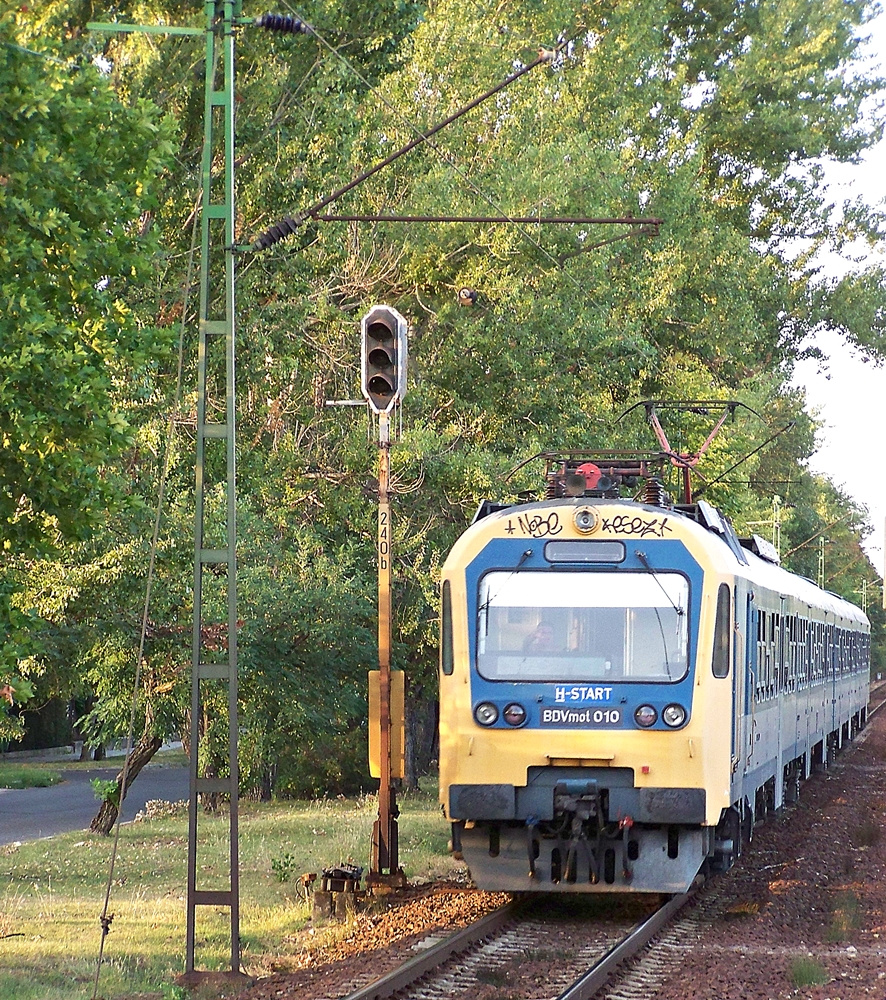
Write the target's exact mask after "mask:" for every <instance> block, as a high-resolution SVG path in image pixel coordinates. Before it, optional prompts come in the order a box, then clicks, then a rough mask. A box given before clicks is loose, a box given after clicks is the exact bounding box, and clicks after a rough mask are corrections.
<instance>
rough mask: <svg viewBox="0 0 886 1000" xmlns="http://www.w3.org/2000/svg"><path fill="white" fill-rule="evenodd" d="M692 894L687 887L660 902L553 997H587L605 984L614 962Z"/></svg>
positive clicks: (651, 933) (646, 937) (580, 999)
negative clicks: (650, 912) (625, 935)
mask: <svg viewBox="0 0 886 1000" xmlns="http://www.w3.org/2000/svg"><path fill="white" fill-rule="evenodd" d="M693 895H694V892H693V891H691V890H690V891H689V892H685V893H682V894H681V895H679V896H674V897H673V898H672V899H670V900H669V901H668V902H667V903H665V904H664V906H662V907H660V908H659V909H657V910H656V911H655V913H653V914H652V916H650V917H647V919H646V920H643V921H641V922H640V923H639V924H637V925H636V926H635V927H634V928H633V930H631V932H630V934H628V936H627V937H626V938H624V939H623V940H622V941H620V942H619V943H618V944H617V945H615V947H613V948H610V950H609V951H608V952H606V954H605V955H604V956H603V957H602V958H601V959H600V961H599V962H596V963H595V964H594V965H593V966H592V967H591V968H590V969H588V971H587V972H586V973H584V975H582V976H580V977H579V978H578V979H576V981H575V982H574V983H573V984H572V985H571V986H569V987H568V988H567V989H565V990H564V991H563V992H562V993H561V994H560V995H559V996H558V997H557V1000H590V998H591V997H592V996H593V995H594V994H595V993H597V992H598V991H599V990H601V989H602V988H603V987H604V986H605V985H606V983H607V982H608V980H609V979H610V977H611V976H612V974H613V973H614V972H615V970H616V969H617V968H618V966H619V965H621V964H622V963H623V962H626V961H627V960H628V959H629V958H633V957H634V955H636V954H637V952H639V951H640V950H641V949H642V948H645V947H646V945H647V944H649V942H650V941H651V940H652V938H653V937H655V935H656V934H658V933H659V931H661V930H662V929H663V928H665V927H666V926H667V925H668V924H669V923H670V921H671V920H672V918H673V917H674V914H675V913H677V911H678V910H680V909H682V908H683V906H685V905H686V903H688V902H689V900H690V899H692V897H693Z"/></svg>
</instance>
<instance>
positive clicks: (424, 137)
mask: <svg viewBox="0 0 886 1000" xmlns="http://www.w3.org/2000/svg"><path fill="white" fill-rule="evenodd" d="M287 6H288V7H289V10H290V11H292V13H293V14H295V15H296V16H297V11H296V10H295V9H294V8H293V7H292V6H291V5H289V4H287ZM299 20H300V21H301V22H302V23H303V24H304V25H305V27H306V28H307V31H306V32H305V33H306V34H311V35H313V36H314V37H315V38H316V39H317V40H318V41H319V42H320V44H321V45H323V46H324V47H325V48H326V49H327V50H328V51H329V52H330V53H332V55H334V56H335V57H336V58H337V59H339V60H340V61H341V62H342V63H343V64H344V65H345V66H346V67H347V69H348V70H349V71H350V72H352V73H353V74H354V76H356V77H357V79H358V80H360V81H361V83H363V84H364V85H365V86H366V87H367V88H368V89H369V90H370V92H371V93H372V94H373V95H374V96H375V97H376V98H378V100H380V101H381V102H382V103H383V104H384V105H385V107H387V108H388V109H389V110H390V111H392V112H393V113H394V114H395V115H397V117H398V118H399V119H400V120H401V121H402V122H403V123H404V124H405V125H406V126H407V128H409V129H410V130H411V131H413V132H415V133H416V137H415V139H413V140H412V141H411V142H409V143H407V144H406V145H405V146H403V147H401V148H400V149H399V150H396V151H395V152H394V153H391V154H390V156H387V157H385V159H383V160H381V161H380V162H379V163H377V164H375V165H374V166H373V167H370V168H369V169H368V170H365V171H363V172H362V173H361V174H359V175H358V176H357V177H355V178H353V179H352V180H351V181H349V182H348V183H347V184H345V185H343V186H342V187H340V188H339V189H338V190H336V191H333V192H332V193H331V194H329V195H327V196H326V197H325V198H322V199H320V201H318V202H316V203H315V204H314V205H312V206H310V207H309V208H307V209H305V210H303V211H302V212H299V213H298V214H297V215H296V216H287V217H286V218H285V219H283V220H282V221H281V222H279V223H278V224H277V225H275V226H272V227H270V229H268V230H266V231H265V232H264V233H263V234H262V235H261V236H259V237H258V238H257V239H256V240H255V242H254V243H253V244H252V249H255V250H264V249H267V248H268V247H270V246H273V245H274V244H275V243H277V242H279V241H280V240H282V239H285V237H286V236H288V235H290V234H291V233H294V232H296V231H297V229H298V228H299V226H301V225H302V224H303V223H304V222H305V221H306V219H309V218H315V217H316V216H317V213H318V212H319V211H321V210H322V209H323V208H325V207H326V206H327V205H329V204H331V203H332V202H333V201H335V200H336V199H338V198H340V197H341V196H342V195H343V194H346V193H347V192H348V191H351V190H352V189H353V188H354V187H356V186H357V185H358V184H361V183H362V182H363V181H365V180H366V179H367V178H369V177H371V176H373V175H374V174H376V173H378V171H379V170H381V169H383V168H384V167H386V166H389V165H390V164H391V163H394V162H395V161H396V160H398V159H399V158H400V157H401V156H404V155H405V154H406V153H408V152H410V151H411V150H413V149H415V148H416V147H417V146H420V145H421V144H422V143H427V144H428V146H429V147H430V148H431V149H433V150H434V152H436V153H437V155H438V156H440V158H441V159H442V160H443V161H444V162H445V163H446V164H447V165H448V166H450V167H451V168H452V169H453V170H454V171H455V172H456V173H457V174H458V176H459V177H461V179H462V180H463V181H464V182H465V184H467V186H468V187H469V188H470V189H471V190H472V191H473V192H474V193H475V194H476V195H477V196H478V197H480V198H482V199H483V201H485V202H486V203H487V204H489V205H491V206H492V207H493V208H494V209H496V210H497V211H498V212H500V213H501V214H502V215H503V216H504V217H505V219H506V220H507V221H508V222H510V223H511V224H513V225H514V226H515V227H516V228H517V231H518V232H519V233H520V234H521V236H523V238H524V239H525V240H527V242H529V243H530V244H531V245H532V246H534V247H535V249H536V250H538V251H539V253H541V254H543V255H544V256H545V257H546V258H547V259H548V260H549V261H550V262H551V263H552V264H554V265H555V266H556V267H558V268H560V266H561V265H560V262H559V261H558V260H557V258H556V257H554V256H553V255H552V254H551V253H549V252H548V251H547V250H545V248H544V247H543V246H542V245H541V244H540V243H538V241H537V240H534V239H533V238H532V236H531V235H530V234H529V233H528V232H527V231H526V229H524V228H523V226H522V225H521V224H520V223H518V222H516V221H514V219H513V217H512V216H511V215H509V214H508V213H507V212H505V210H504V209H503V208H502V206H501V205H500V204H499V203H498V202H496V201H495V199H494V198H491V197H490V196H489V195H487V194H486V193H485V192H484V191H483V190H481V189H480V188H479V187H478V186H477V185H476V184H475V183H474V182H473V181H472V180H471V179H470V178H469V177H468V176H467V175H466V174H465V173H464V171H463V170H462V169H461V168H460V167H459V166H458V165H457V164H456V163H455V162H453V160H452V159H451V158H450V157H449V156H447V154H446V153H445V152H444V151H443V150H441V149H440V148H439V147H438V146H437V145H436V144H435V143H433V142H431V141H430V139H431V137H432V136H434V135H436V134H437V133H438V132H439V131H440V130H441V129H443V128H445V127H446V126H447V125H451V124H452V123H453V122H454V121H457V120H458V119H459V118H461V117H463V116H464V115H465V114H467V112H468V111H471V110H473V109H474V108H475V107H477V106H478V105H479V104H481V103H483V101H486V100H488V99H489V98H490V97H492V96H494V95H495V94H497V93H499V92H500V91H501V90H503V89H504V88H506V87H508V86H510V85H511V84H512V83H514V82H515V81H516V80H519V79H520V78H521V77H523V76H525V75H526V74H527V73H529V72H531V71H532V70H533V69H535V68H536V67H538V66H539V65H541V64H543V63H550V62H552V61H553V59H554V58H555V56H556V55H558V54H559V53H560V52H562V51H563V50H564V49H565V48H566V47H567V46H568V45H569V44H571V43H572V42H574V41H575V39H576V38H578V37H579V35H580V34H581V32H578V33H576V34H575V35H574V36H573V37H572V38H569V39H566V40H564V41H562V42H559V43H558V44H557V45H556V46H555V47H554V48H553V50H550V51H542V52H541V54H539V56H538V58H536V59H534V60H533V61H532V62H530V63H527V64H526V65H525V66H523V67H521V68H520V69H519V70H516V71H515V72H514V73H512V74H511V75H510V76H508V77H506V78H505V79H504V80H502V81H500V82H499V83H498V84H496V85H495V86H494V87H491V88H490V89H488V90H487V91H485V92H484V93H483V94H481V95H480V96H479V97H476V98H474V100H473V101H470V102H469V103H468V104H466V105H465V106H464V107H462V108H460V109H459V110H458V111H456V112H454V113H453V114H452V115H450V116H449V117H448V118H445V119H444V120H443V121H442V122H439V123H438V124H437V125H435V126H434V127H433V128H432V129H430V130H429V131H428V132H422V131H421V129H420V128H419V127H418V126H417V125H415V124H414V123H413V122H412V121H411V120H410V119H409V118H408V116H407V115H406V114H404V113H403V112H402V111H400V110H399V109H398V108H397V107H395V106H394V105H393V104H392V102H391V101H389V100H388V98H386V97H385V96H384V94H383V93H382V92H381V91H380V90H379V89H378V88H377V87H375V86H373V84H371V83H370V82H369V81H368V80H367V79H366V78H365V77H364V76H363V74H362V73H360V71H359V70H358V69H357V68H356V67H355V66H353V65H352V64H351V63H350V62H349V61H348V59H347V58H346V57H345V56H343V55H342V54H341V53H340V52H339V51H338V50H337V49H336V48H335V46H333V45H332V44H331V43H330V42H328V41H327V40H326V39H325V38H324V37H323V36H322V35H321V34H319V33H318V32H317V30H316V28H314V27H313V25H308V24H307V22H304V21H303V20H302V19H300V18H299ZM564 274H565V275H566V277H567V279H568V280H569V281H571V282H572V284H574V285H575V286H576V288H578V287H580V286H579V283H578V282H577V281H576V280H575V279H574V278H573V277H572V276H571V275H569V274H568V273H567V272H564Z"/></svg>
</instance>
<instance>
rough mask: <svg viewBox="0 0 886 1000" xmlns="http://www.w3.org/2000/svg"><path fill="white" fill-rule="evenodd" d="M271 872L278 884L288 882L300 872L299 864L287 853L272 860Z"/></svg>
mask: <svg viewBox="0 0 886 1000" xmlns="http://www.w3.org/2000/svg"><path fill="white" fill-rule="evenodd" d="M271 871H272V872H273V873H274V877H275V878H276V879H277V881H278V882H288V881H289V880H290V879H291V878H292V877H293V875H295V874H296V873H297V872H298V862H297V860H296V858H295V856H294V855H292V854H289V853H288V852H287V853H285V854H281V855H280V857H279V858H271Z"/></svg>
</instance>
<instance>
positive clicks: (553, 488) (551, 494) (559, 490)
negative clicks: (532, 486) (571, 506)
mask: <svg viewBox="0 0 886 1000" xmlns="http://www.w3.org/2000/svg"><path fill="white" fill-rule="evenodd" d="M561 496H563V479H562V477H561V476H559V475H558V474H557V473H556V472H552V473H549V475H548V477H547V479H546V480H545V500H556V499H557V498H558V497H561Z"/></svg>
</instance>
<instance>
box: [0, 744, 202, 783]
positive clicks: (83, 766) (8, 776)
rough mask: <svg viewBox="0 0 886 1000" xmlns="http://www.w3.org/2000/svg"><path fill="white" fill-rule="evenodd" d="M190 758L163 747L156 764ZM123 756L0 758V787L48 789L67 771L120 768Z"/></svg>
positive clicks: (172, 763)
mask: <svg viewBox="0 0 886 1000" xmlns="http://www.w3.org/2000/svg"><path fill="white" fill-rule="evenodd" d="M187 761H188V758H187V756H186V755H185V754H184V753H183V752H182V751H181V750H161V751H160V753H158V754H156V755H155V757H154V762H155V763H157V764H161V763H162V764H166V765H183V764H187ZM122 767H123V757H121V756H119V755H115V756H113V757H106V758H105V759H104V760H74V759H73V757H70V758H69V757H66V758H64V759H63V761H59V760H49V761H45V760H34V761H27V762H17V763H13V762H12V761H8V760H3V759H0V788H46V787H48V786H49V785H56V784H58V782H60V781H62V780H63V779H64V772H65V771H95V770H98V769H102V770H109V771H113V770H116V771H119V770H120V769H121V768H122Z"/></svg>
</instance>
